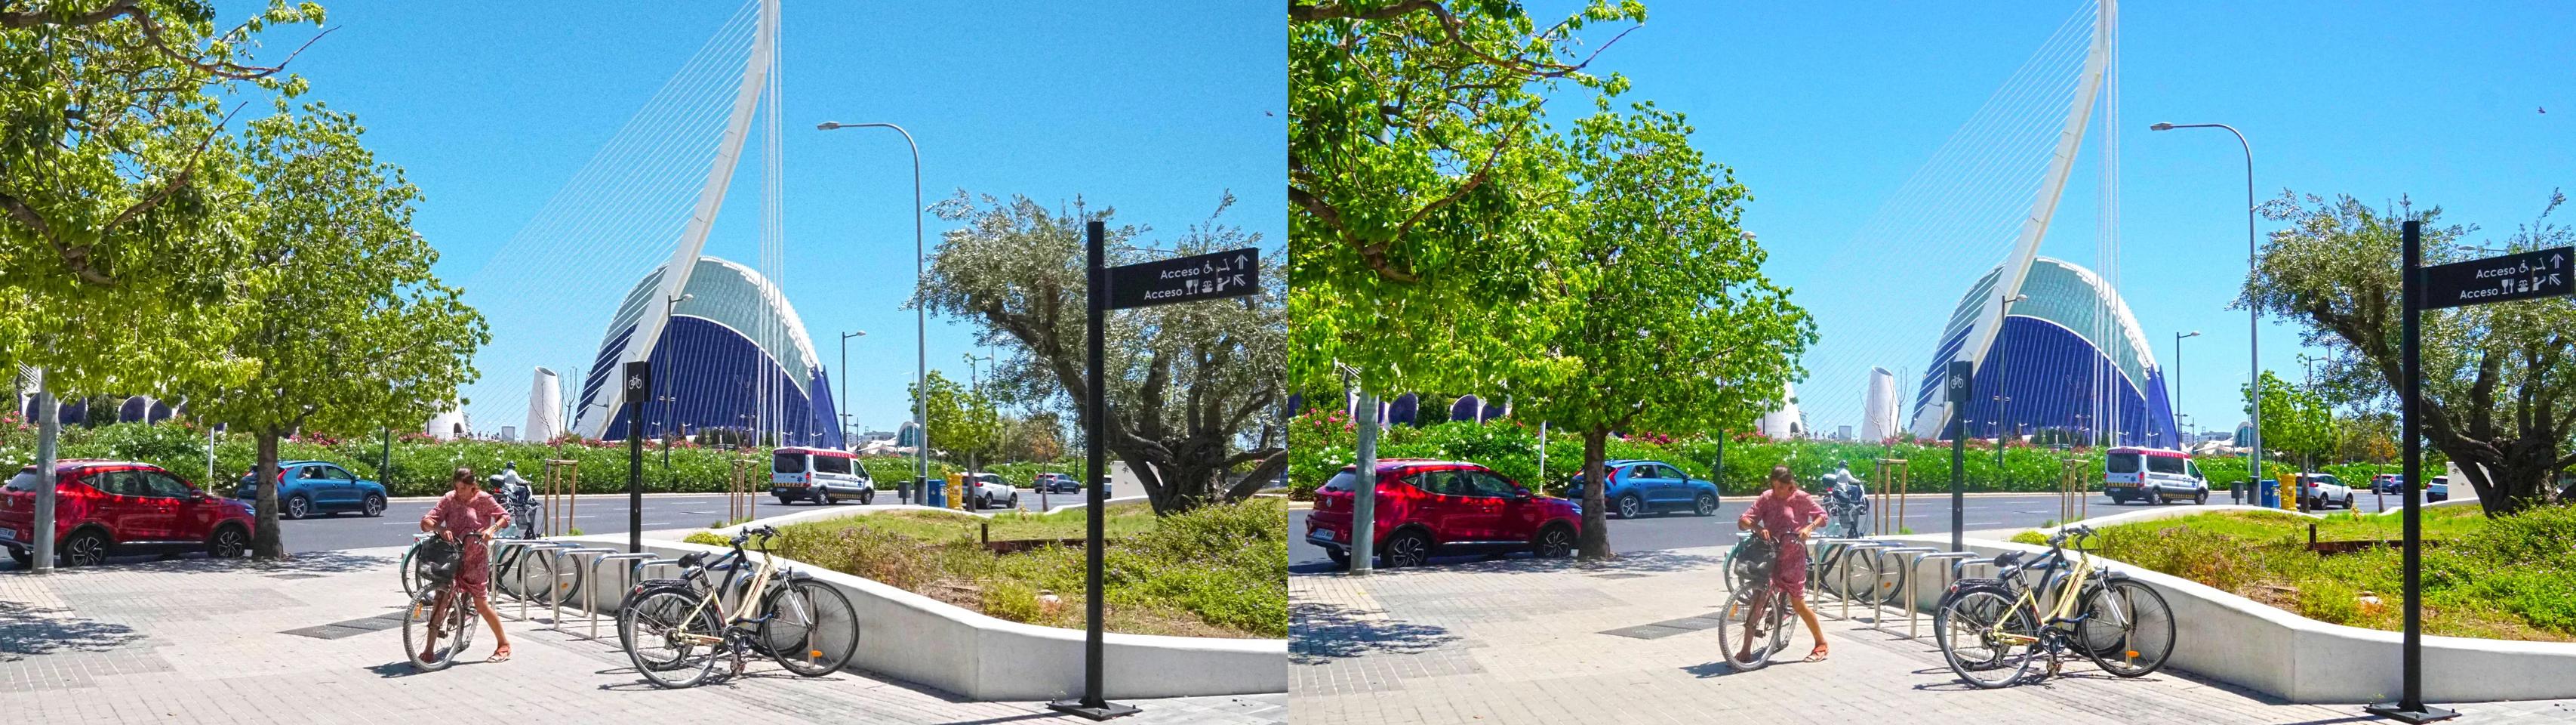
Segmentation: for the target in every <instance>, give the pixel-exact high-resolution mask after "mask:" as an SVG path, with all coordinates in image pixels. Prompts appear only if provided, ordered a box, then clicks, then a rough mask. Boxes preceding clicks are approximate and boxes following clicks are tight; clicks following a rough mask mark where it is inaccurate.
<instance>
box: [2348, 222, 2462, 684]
mask: <svg viewBox="0 0 2576 725" xmlns="http://www.w3.org/2000/svg"><path fill="white" fill-rule="evenodd" d="M2422 224H2423V223H2422V222H2418V221H2414V220H2408V221H2407V222H2406V226H2405V232H2404V234H2405V237H2404V240H2405V241H2404V242H2403V246H2404V249H2403V250H2401V252H2400V253H2401V254H2403V255H2404V256H2405V260H2404V262H2403V266H2401V267H2399V268H2398V270H2399V271H2398V299H2399V301H2400V302H2401V303H2402V305H2401V306H2402V307H2403V308H2404V309H2405V312H2404V313H2403V320H2404V322H2403V326H2404V327H2403V330H2402V333H2401V335H2402V339H2401V340H2400V341H2399V343H2398V347H2399V352H2398V354H2399V360H2400V361H2399V363H2398V366H2399V368H2400V370H2399V374H2400V375H2401V376H2402V377H2404V378H2405V382H2404V388H2403V390H2401V391H2400V393H2399V395H2400V396H2401V398H2400V402H2399V405H2400V406H2401V408H2400V410H2401V411H2403V412H2402V413H2401V414H2400V415H2399V424H2398V425H2399V428H2400V430H2399V431H2398V438H2397V439H2398V440H2399V441H2400V442H2399V443H2398V445H2399V446H2402V448H2400V449H2399V450H2401V451H2402V452H2403V453H2402V455H2403V456H2404V461H2405V467H2406V485H2405V486H2403V487H2402V488H2405V489H2406V514H2405V536H2406V548H2405V551H2406V553H2405V564H2404V568H2405V586H2406V640H2405V646H2404V648H2403V653H2402V656H2403V657H2404V664H2403V672H2404V674H2403V678H2404V679H2403V681H2402V683H2401V687H2402V688H2403V694H2401V695H2400V696H2399V699H2398V701H2397V703H2396V704H2394V705H2391V704H2389V703H2377V704H2373V705H2371V706H2369V707H2366V708H2363V710H2364V711H2366V712H2369V713H2370V714H2373V715H2379V716H2382V717H2388V718H2393V719H2396V720H2402V721H2405V722H2410V723H2426V722H2432V721H2435V720H2448V719H2451V718H2455V717H2459V716H2460V714H2459V713H2457V712H2453V711H2450V710H2445V709H2442V708H2438V707H2429V706H2426V705H2425V704H2424V589H2423V583H2424V582H2423V573H2424V572H2423V564H2424V559H2423V553H2424V549H2423V538H2424V514H2423V503H2424V493H2423V491H2421V490H2420V489H2419V488H2418V486H2419V485H2420V484H2419V482H2421V481H2423V480H2424V477H2423V473H2424V471H2423V468H2424V447H2423V441H2422V439H2420V438H2419V437H2418V436H2419V435H2421V430H2422V425H2421V424H2420V422H2419V419H2418V418H2417V417H2416V416H2417V415H2418V414H2419V413H2420V411H2421V410H2422V408H2421V407H2420V406H2419V405H2417V402H2416V401H2417V398H2418V397H2420V396H2421V395H2422V394H2423V389H2424V368H2423V350H2422V348H2421V345H2422V339H2421V332H2420V329H2421V325H2420V323H2421V322H2422V319H2423V316H2424V308H2425V307H2426V306H2427V305H2428V303H2430V302H2431V301H2432V300H2431V295H2430V294H2428V293H2429V292H2430V290H2429V289H2427V288H2426V285H2425V284H2424V281H2425V275H2424V270H2423V269H2422V265H2423V261H2424V242H2423V226H2422Z"/></svg>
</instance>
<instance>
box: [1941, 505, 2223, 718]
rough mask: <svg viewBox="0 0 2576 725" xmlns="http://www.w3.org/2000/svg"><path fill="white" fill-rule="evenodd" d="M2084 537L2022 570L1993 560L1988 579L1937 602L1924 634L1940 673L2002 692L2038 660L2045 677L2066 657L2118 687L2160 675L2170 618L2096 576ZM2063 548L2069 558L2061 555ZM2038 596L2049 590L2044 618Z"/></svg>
mask: <svg viewBox="0 0 2576 725" xmlns="http://www.w3.org/2000/svg"><path fill="white" fill-rule="evenodd" d="M2093 533H2094V532H2093V530H2092V529H2091V528H2089V527H2085V526H2070V527H2066V528H2063V529H2059V530H2058V532H2057V533H2055V534H2051V535H2049V537H2048V553H2046V554H2042V555H2040V558H2039V559H2038V560H2036V561H2032V562H2027V563H2025V562H2022V561H2021V553H2022V552H2018V551H2014V552H2006V553H2004V554H2003V555H2001V556H1997V557H1995V565H1996V566H1997V567H1998V571H1997V572H1996V573H1995V576H1994V577H1992V578H1968V579H1961V580H1959V581H1958V582H1957V583H1955V584H1952V585H1951V587H1950V590H1949V591H1947V592H1944V593H1942V595H1941V602H1940V604H1939V609H1938V611H1936V612H1935V613H1934V614H1933V618H1932V631H1933V633H1934V635H1935V636H1936V637H1937V638H1938V639H1939V640H1940V645H1941V656H1942V658H1943V659H1945V660H1948V661H1949V664H1950V670H1951V671H1952V672H1956V673H1958V675H1959V678H1960V679H1962V680H1966V681H1967V682H1968V684H1970V685H1974V686H1976V687H1978V688H1980V689H1993V688H1998V687H2005V686H2009V685H2013V684H2016V683H2019V682H2021V681H2022V680H2023V679H2024V678H2025V677H2027V676H2028V675H2029V673H2030V665H2031V662H2030V660H2031V657H2032V656H2034V655H2038V654H2040V653H2042V652H2045V653H2047V655H2048V674H2051V675H2054V674H2057V673H2058V671H2059V669H2060V667H2061V666H2062V665H2063V662H2062V659H2061V656H2062V655H2063V654H2064V653H2065V652H2066V651H2067V650H2069V649H2072V650H2075V651H2076V652H2079V653H2081V654H2083V655H2084V656H2085V658H2087V659H2090V660H2092V661H2093V663H2094V664H2095V665H2099V666H2101V668H2102V670H2103V671H2105V672H2109V673H2111V674H2113V675H2116V676H2119V677H2144V676H2146V675H2148V674H2151V673H2153V672H2155V671H2156V670H2157V669H2159V668H2162V667H2163V666H2164V663H2165V658H2166V657H2168V656H2171V655H2172V654H2173V645H2174V617H2173V608H2172V607H2170V606H2168V605H2166V603H2165V599H2164V595H2162V594H2158V593H2156V590H2155V589H2154V588H2152V587H2149V586H2147V585H2145V584H2143V583H2140V582H2137V581H2134V580H2131V579H2129V577H2128V575H2126V574H2123V573H2121V572H2116V571H2099V570H2097V568H2096V567H2095V566H2094V564H2093V558H2092V557H2090V556H2087V555H2085V553H2084V549H2083V542H2084V540H2085V539H2087V538H2090V537H2092V536H2093ZM2069 541H2072V542H2074V544H2075V554H2074V555H2073V556H2068V555H2067V553H2066V549H2067V546H2066V545H2067V543H2068V542H2069ZM2033 567H2039V568H2038V573H2039V582H2040V584H2039V586H2037V587H2034V586H2031V585H2030V583H2029V582H2028V581H2026V580H2025V576H2027V575H2028V574H2029V573H2031V571H2032V568H2033ZM2097 573H2099V574H2100V576H2098V577H2097V576H2095V574H2097ZM2042 590H2053V598H2052V599H2051V600H2050V601H2049V609H2048V611H2047V612H2046V613H2045V614H2043V613H2042V612H2041V611H2040V596H2039V595H2040V592H2041V591H2042Z"/></svg>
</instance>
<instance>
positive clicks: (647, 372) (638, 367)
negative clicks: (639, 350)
mask: <svg viewBox="0 0 2576 725" xmlns="http://www.w3.org/2000/svg"><path fill="white" fill-rule="evenodd" d="M624 372H625V374H624V375H623V376H622V377H624V378H625V379H626V380H625V382H624V383H623V384H624V385H625V387H626V396H625V397H626V404H628V405H641V404H643V402H644V399H645V396H646V394H647V392H648V391H651V390H652V389H653V364H652V363H650V362H645V361H642V360H638V361H635V362H631V363H627V364H626V367H625V371H624Z"/></svg>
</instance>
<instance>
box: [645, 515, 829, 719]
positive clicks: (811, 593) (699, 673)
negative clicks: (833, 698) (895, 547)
mask: <svg viewBox="0 0 2576 725" xmlns="http://www.w3.org/2000/svg"><path fill="white" fill-rule="evenodd" d="M777 536H778V530H777V529H774V528H771V527H767V526H761V527H754V528H750V529H746V530H744V531H742V532H741V533H738V534H735V535H734V537H733V541H732V544H733V552H732V553H730V554H726V555H724V556H723V557H721V558H719V559H718V560H717V561H716V562H704V561H703V559H704V557H703V555H692V556H691V557H683V561H684V563H685V564H688V565H693V566H692V570H693V571H692V573H693V575H694V576H686V577H683V579H682V580H680V582H679V583H670V580H659V581H661V582H663V583H658V584H654V583H648V584H646V585H643V586H640V587H638V588H637V589H636V590H634V591H631V592H630V593H629V594H628V596H627V597H626V602H625V604H626V605H627V606H625V608H624V609H623V610H622V611H620V612H618V615H617V631H618V638H619V644H620V646H621V647H623V648H624V649H625V650H626V655H627V658H628V659H629V660H630V661H632V662H633V663H634V664H635V670H636V671H637V672H639V673H641V674H643V675H644V678H645V679H646V680H649V681H651V682H652V683H653V684H654V685H655V686H658V687H664V688H674V689H676V688H684V687H694V686H696V685H697V684H698V683H701V682H704V681H706V678H707V677H708V676H709V675H711V674H713V673H714V671H715V662H716V656H717V655H719V654H723V655H727V656H728V657H729V658H730V659H731V660H732V663H733V672H732V674H733V675H736V676H739V675H741V674H742V672H743V669H744V667H745V662H744V655H745V653H746V652H753V651H757V652H760V653H762V654H766V655H769V656H770V658H772V659H775V660H777V661H778V664H779V666H781V667H785V668H787V671H789V672H793V673H796V674H797V675H799V676H803V677H821V676H823V675H826V674H830V673H833V672H836V671H839V670H840V669H841V667H843V666H844V665H847V664H849V661H850V657H851V655H853V654H855V653H856V652H857V651H858V646H859V620H858V610H857V609H856V608H854V607H852V606H851V605H850V600H849V597H847V596H844V595H842V594H841V591H840V590H839V589H837V588H834V587H833V586H832V585H830V584H825V583H823V582H821V581H819V580H816V579H814V578H812V577H811V576H808V575H805V574H803V573H799V572H794V571H788V570H785V569H783V568H782V567H780V566H778V559H777V557H776V556H773V555H771V554H770V553H769V550H768V543H769V541H770V540H771V539H774V538H776V537H777ZM753 537H758V538H759V539H760V544H759V547H758V549H757V550H758V551H759V552H760V554H761V556H760V558H759V560H758V561H757V562H754V561H753V560H752V558H751V556H750V555H749V554H748V553H746V552H745V551H744V548H743V545H744V544H746V543H749V542H750V540H751V539H752V538H753ZM693 559H694V560H693ZM745 565H753V570H752V574H751V578H750V580H749V581H748V582H747V583H745V585H744V586H742V587H740V588H736V587H735V586H734V584H735V582H736V581H738V580H739V578H740V577H741V576H742V573H743V568H744V566H745ZM716 570H721V571H724V572H725V577H724V581H723V582H721V583H719V584H717V585H715V586H714V587H712V588H709V587H706V586H704V585H703V584H702V583H690V582H692V581H697V582H703V581H704V575H705V573H706V572H708V571H716ZM728 593H738V594H736V595H735V596H734V597H733V598H734V600H735V601H734V604H733V607H732V608H731V609H730V610H728V609H727V607H726V605H725V601H724V600H725V599H726V598H727V597H726V595H727V594H728ZM843 632H846V633H847V638H846V639H841V638H840V635H841V634H842V633H843Z"/></svg>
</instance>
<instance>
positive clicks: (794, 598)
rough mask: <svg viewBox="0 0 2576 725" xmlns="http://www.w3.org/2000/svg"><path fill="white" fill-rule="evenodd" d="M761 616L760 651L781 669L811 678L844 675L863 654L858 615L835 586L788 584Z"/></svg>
mask: <svg viewBox="0 0 2576 725" xmlns="http://www.w3.org/2000/svg"><path fill="white" fill-rule="evenodd" d="M767 598H768V601H767V602H764V603H763V606H762V608H761V609H762V611H765V612H768V613H769V621H766V622H762V623H760V638H759V642H760V647H761V649H764V650H767V651H768V652H769V656H770V657H772V658H775V659H777V660H778V664H779V666H781V667H785V668H787V671H789V672H794V673H796V674H799V675H803V676H806V677H821V676H823V675H828V674H831V673H834V672H838V671H840V669H841V667H842V666H843V665H847V664H849V663H850V655H852V654H854V653H856V652H858V649H859V610H858V608H857V607H853V606H850V598H849V597H847V596H844V595H842V594H841V590H840V589H838V588H835V587H833V586H832V585H830V584H825V583H822V582H819V581H814V580H811V579H799V580H796V581H792V582H788V583H787V586H786V587H785V588H782V589H778V590H776V591H772V592H770V594H769V596H768V597H767Z"/></svg>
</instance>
